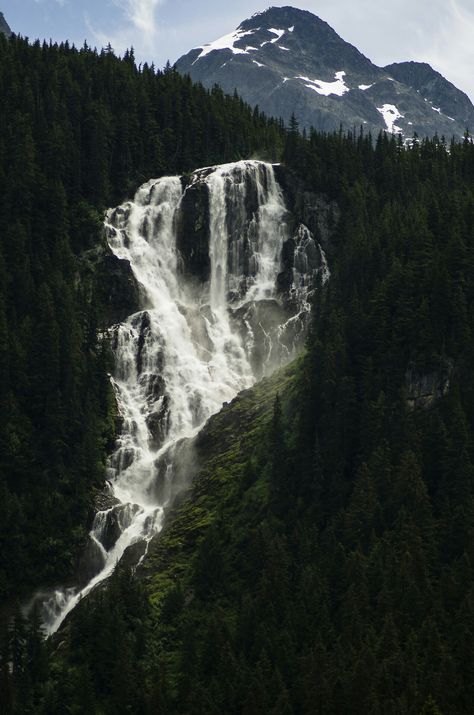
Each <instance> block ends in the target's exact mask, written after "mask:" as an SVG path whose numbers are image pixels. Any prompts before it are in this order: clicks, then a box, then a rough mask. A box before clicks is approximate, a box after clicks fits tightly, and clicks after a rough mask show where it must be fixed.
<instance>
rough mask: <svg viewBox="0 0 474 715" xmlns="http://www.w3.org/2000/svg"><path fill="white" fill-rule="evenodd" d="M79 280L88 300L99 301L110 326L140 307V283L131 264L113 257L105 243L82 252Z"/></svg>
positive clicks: (105, 321) (79, 262)
mask: <svg viewBox="0 0 474 715" xmlns="http://www.w3.org/2000/svg"><path fill="white" fill-rule="evenodd" d="M77 280H78V282H79V283H80V284H81V285H82V288H83V289H84V288H85V292H86V295H88V297H89V300H91V301H96V302H97V303H98V304H99V306H100V308H101V312H102V318H103V321H104V323H105V325H107V326H110V325H115V324H116V323H120V322H121V321H122V320H125V318H126V317H127V316H129V315H130V314H131V313H135V312H136V311H138V310H139V307H140V294H139V286H138V284H137V281H136V279H135V276H134V275H133V271H132V269H131V267H130V263H129V262H128V261H126V260H121V259H119V258H117V257H116V256H114V254H113V253H112V251H111V250H110V248H109V247H108V246H107V245H105V244H104V245H100V246H97V247H96V248H93V249H91V250H89V251H86V252H85V253H83V254H81V256H80V257H79V259H78V276H77Z"/></svg>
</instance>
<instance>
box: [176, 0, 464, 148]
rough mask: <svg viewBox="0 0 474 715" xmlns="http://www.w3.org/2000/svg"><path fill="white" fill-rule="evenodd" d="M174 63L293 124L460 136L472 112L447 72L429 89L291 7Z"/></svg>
mask: <svg viewBox="0 0 474 715" xmlns="http://www.w3.org/2000/svg"><path fill="white" fill-rule="evenodd" d="M404 64H411V63H404ZM176 68H177V70H178V71H179V72H181V73H182V74H189V75H190V76H191V77H192V79H193V80H195V81H199V82H202V83H203V84H204V86H206V87H212V86H213V85H214V84H219V85H220V86H221V87H222V88H223V89H224V90H225V91H226V92H230V93H232V92H233V91H234V89H237V91H238V92H239V94H240V95H241V96H242V97H243V99H245V100H246V101H247V102H249V103H250V104H251V105H258V106H259V107H260V109H262V110H264V111H265V112H266V113H267V114H268V115H271V116H276V117H282V118H283V119H284V120H285V121H286V122H288V121H289V119H290V117H291V115H292V114H293V113H294V114H295V115H296V117H297V119H298V121H299V122H300V126H301V127H306V128H309V127H310V126H313V127H315V128H316V129H320V130H324V131H332V130H338V129H339V127H340V126H341V124H342V126H343V128H344V129H353V128H354V127H356V128H357V129H358V128H359V127H360V126H362V127H364V129H365V130H366V131H371V132H372V133H374V134H375V135H377V134H378V132H379V131H380V130H386V131H388V132H395V133H397V132H401V133H402V134H403V135H404V136H405V137H412V136H413V134H414V132H416V133H417V134H418V135H419V136H425V135H428V136H432V135H434V134H435V133H436V132H437V133H438V134H439V135H445V136H446V137H449V138H450V137H451V136H452V135H455V136H457V137H462V135H463V133H464V131H465V129H466V121H467V120H468V119H470V118H471V117H472V113H473V112H474V107H473V106H472V104H471V103H470V101H469V99H468V98H467V97H466V95H464V94H463V93H462V92H459V90H457V89H456V88H455V87H454V86H453V85H450V83H448V82H447V81H446V80H444V78H442V77H441V75H439V78H438V79H437V80H436V82H435V83H434V84H435V85H436V86H435V87H434V88H433V87H432V79H433V77H431V79H430V80H429V82H428V85H429V86H427V85H426V81H425V80H422V81H421V83H420V80H419V78H418V74H419V72H417V77H414V76H412V75H413V73H411V74H410V72H407V69H406V67H404V65H390V66H389V67H385V68H382V67H377V66H376V65H374V64H373V63H372V62H371V61H370V60H369V59H368V58H367V57H365V56H364V55H363V54H362V53H361V52H359V50H357V48H355V47H353V46H352V45H350V44H349V43H347V42H345V41H344V40H343V39H342V38H341V37H339V35H338V34H337V33H336V32H335V31H334V30H333V29H332V28H331V27H330V26H329V25H328V24H327V23H326V22H324V21H323V20H321V19H320V18H318V17H316V16H315V15H313V14H312V13H310V12H307V11H304V10H298V9H296V8H292V7H281V8H280V7H271V8H269V9H268V10H266V11H265V12H262V13H257V14H255V15H254V16H252V17H251V18H249V19H248V20H245V21H244V22H242V23H241V25H239V27H238V28H237V29H236V30H235V31H234V32H231V33H229V34H228V35H226V36H224V37H222V38H219V39H218V40H216V41H215V42H211V43H209V44H207V45H203V46H202V47H199V48H196V49H193V50H191V51H190V52H189V53H188V54H187V55H184V56H183V57H181V58H180V59H179V60H178V61H177V63H176ZM429 70H430V71H431V75H432V76H433V75H435V74H437V73H434V71H433V70H431V68H429ZM428 74H430V73H428ZM443 82H444V84H443ZM447 85H449V86H450V90H449V92H448V91H447ZM428 90H429V91H428ZM438 90H439V91H438ZM439 92H441V94H442V98H441V96H440V93H439ZM441 99H443V101H440V100H441ZM466 100H467V102H466ZM458 110H459V111H458Z"/></svg>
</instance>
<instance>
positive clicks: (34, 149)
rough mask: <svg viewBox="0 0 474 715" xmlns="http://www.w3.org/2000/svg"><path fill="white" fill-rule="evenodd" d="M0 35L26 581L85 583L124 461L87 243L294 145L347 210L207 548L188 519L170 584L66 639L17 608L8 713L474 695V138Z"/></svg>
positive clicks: (100, 599)
mask: <svg viewBox="0 0 474 715" xmlns="http://www.w3.org/2000/svg"><path fill="white" fill-rule="evenodd" d="M0 52H1V58H0V60H1V61H0V77H1V83H2V84H1V86H2V92H3V95H2V96H5V97H6V98H7V101H6V102H5V103H4V104H2V106H1V107H0V121H1V122H2V128H3V130H2V132H1V135H0V148H1V151H0V157H1V158H2V164H1V166H2V169H1V172H0V180H1V182H2V191H1V192H0V201H1V202H2V209H1V211H0V220H1V221H2V222H3V226H2V231H1V236H2V248H1V250H2V253H1V256H2V259H1V261H0V271H2V272H3V273H2V280H1V281H0V296H1V302H0V308H1V310H0V330H1V331H2V340H1V343H0V344H1V345H2V353H1V368H2V376H4V377H2V383H1V388H0V389H1V394H0V398H1V400H2V410H1V414H0V419H1V420H2V429H1V434H2V440H3V442H2V444H1V450H0V458H1V462H0V474H1V476H2V484H3V486H2V487H1V488H2V490H3V498H2V499H1V500H0V509H3V513H2V515H1V520H0V523H1V524H2V529H3V531H2V533H1V539H2V542H1V551H2V554H6V555H7V556H8V559H9V560H7V561H6V564H5V567H4V576H3V581H2V584H3V592H4V593H8V584H11V583H12V582H13V583H16V584H17V586H24V585H31V584H33V582H35V578H36V583H38V580H41V579H42V578H43V579H47V578H50V577H51V575H52V574H53V573H54V575H56V576H58V575H59V576H60V575H63V574H67V573H68V570H69V568H70V566H71V560H72V559H73V551H74V549H75V548H77V546H78V544H79V543H80V540H81V538H82V537H83V533H82V534H81V533H80V526H79V525H80V524H82V525H84V524H85V522H86V519H85V515H86V513H87V510H88V509H89V508H90V506H91V504H90V492H91V487H92V486H93V485H99V484H100V481H101V479H102V478H103V465H104V459H105V456H106V453H107V447H108V443H109V442H110V439H111V437H112V434H113V414H114V408H113V404H112V401H111V397H110V393H109V390H108V387H107V381H106V370H107V359H108V358H107V351H106V350H105V348H104V349H101V348H100V347H98V345H97V340H96V335H97V329H98V327H100V321H101V315H100V310H96V309H95V306H93V305H91V303H90V302H88V301H86V300H85V299H84V297H83V296H82V295H81V283H80V281H78V280H77V279H76V274H77V270H76V264H75V258H76V256H77V254H78V253H79V252H80V251H81V250H84V249H85V248H89V247H90V246H91V245H94V243H95V242H97V241H99V240H100V229H99V223H100V211H101V210H102V209H103V208H104V206H105V205H107V203H110V202H111V201H115V200H117V198H118V197H120V196H123V195H124V194H127V193H129V192H131V191H132V190H133V188H134V187H135V186H136V185H137V184H138V183H140V181H141V180H144V179H147V178H149V177H150V176H153V175H157V174H158V173H161V172H176V171H181V170H186V169H188V168H191V167H193V168H194V166H195V165H199V164H209V163H213V162H216V161H224V160H227V159H230V158H237V157H239V156H249V155H250V154H252V153H257V152H260V153H261V155H263V156H265V155H269V152H271V151H272V150H273V149H274V150H275V151H278V150H279V149H280V148H281V150H282V158H283V161H284V162H285V164H286V165H287V167H288V168H289V169H290V170H292V171H293V172H294V175H295V180H296V177H298V181H303V182H304V184H305V186H306V187H307V188H309V189H311V190H312V191H316V192H321V193H323V194H325V195H326V196H328V197H329V198H331V199H334V200H336V201H337V203H338V205H339V207H340V209H341V221H340V222H339V224H338V226H337V228H336V230H335V234H334V237H333V239H332V241H331V245H330V246H328V247H327V253H328V259H329V264H330V267H331V279H330V280H329V281H328V283H327V285H326V286H325V287H324V288H322V289H321V290H320V291H318V292H317V293H316V294H315V298H314V306H313V316H314V317H313V324H312V327H311V331H310V335H309V337H308V341H307V349H306V352H305V354H304V355H303V357H302V358H301V360H300V361H299V362H298V364H297V365H296V366H295V367H294V374H293V378H292V380H291V383H290V385H291V387H288V383H285V385H286V387H285V388H284V389H282V391H281V392H280V394H279V395H277V397H276V398H275V400H274V405H273V411H272V415H271V417H270V418H269V419H268V420H266V421H265V422H264V423H262V424H261V426H260V435H259V439H258V440H257V441H256V442H255V441H254V442H248V444H251V445H252V446H251V448H250V447H249V448H248V451H247V452H244V453H241V452H238V453H237V454H236V455H234V456H233V457H232V460H230V458H229V460H230V461H229V464H228V466H227V469H228V474H229V475H231V477H232V478H231V479H230V478H228V479H227V480H226V478H225V477H226V475H225V473H224V474H220V476H219V478H217V475H216V479H215V480H214V482H213V481H212V479H210V481H208V482H207V486H206V488H205V490H204V492H205V493H204V497H203V498H204V501H203V502H201V506H200V508H201V510H204V511H205V516H206V518H205V519H204V518H202V519H201V521H202V525H201V527H200V530H199V532H198V533H197V535H196V534H194V536H193V540H192V541H191V542H189V543H188V544H187V547H188V548H187V550H185V549H184V547H183V545H182V541H181V540H180V539H177V538H176V535H174V532H173V528H174V527H173V525H171V526H170V529H169V531H168V532H167V533H165V534H164V535H163V541H162V544H161V546H160V549H161V557H160V558H161V561H160V560H159V559H158V558H157V561H156V563H157V564H161V568H162V570H163V573H164V575H166V573H167V569H170V568H172V566H170V564H172V563H173V559H175V560H176V559H177V558H178V557H179V559H180V560H179V569H178V570H177V569H175V570H174V572H173V573H174V577H173V579H166V578H164V577H163V578H162V577H160V578H157V579H156V578H153V577H148V578H146V579H145V580H144V581H141V580H137V579H135V578H133V577H132V576H131V575H130V574H129V573H128V572H127V571H126V570H124V569H117V570H116V573H115V575H114V576H113V578H112V579H111V581H110V584H109V587H108V588H107V589H104V590H101V591H100V592H99V593H97V594H95V596H94V597H92V598H90V599H87V600H86V601H85V602H84V603H83V604H81V606H80V607H79V608H78V609H77V612H76V613H75V616H74V618H73V619H72V620H71V623H70V624H69V625H68V627H67V628H66V630H65V632H64V633H63V634H61V635H60V636H59V638H60V640H61V647H60V648H57V644H58V641H57V640H54V639H53V640H52V641H51V642H50V643H48V644H45V643H44V641H43V639H42V637H41V635H40V631H39V625H38V622H37V619H36V617H35V616H34V615H33V617H32V618H31V619H30V621H29V622H28V623H26V624H25V623H24V621H23V619H22V617H21V616H20V615H18V616H17V617H16V618H15V621H14V624H13V625H12V627H11V628H10V629H9V631H8V633H7V634H6V637H5V638H4V646H3V652H2V671H1V677H2V688H0V692H1V693H2V695H1V697H2V708H3V710H4V711H5V712H13V713H24V712H32V713H44V714H45V715H46V713H47V714H48V715H54V714H55V713H58V715H59V713H64V712H70V713H74V712H76V713H82V712H84V713H107V715H108V714H109V713H110V715H112V714H115V713H125V712H129V713H181V714H183V715H184V714H185V713H193V714H194V713H196V714H198V713H202V714H203V715H204V713H206V715H208V714H209V713H215V714H216V715H219V714H222V713H236V714H245V715H257V713H258V714H260V713H272V714H273V715H291V714H292V713H297V714H300V713H301V714H303V713H304V714H306V713H308V714H309V713H320V714H323V713H324V714H325V715H326V714H328V715H329V714H336V713H337V714H339V713H340V714H341V715H343V714H345V713H348V712H351V713H360V714H361V715H362V714H364V715H365V714H367V713H370V714H371V715H382V714H383V715H398V714H401V713H408V714H413V715H419V714H420V713H423V715H428V714H431V715H433V714H436V713H438V714H439V713H441V712H442V713H443V714H444V715H459V714H462V713H465V714H466V715H467V714H468V713H470V712H471V711H472V702H473V698H474V693H473V692H472V690H473V682H474V679H473V674H474V659H473V656H472V652H471V651H472V649H471V641H472V638H473V636H474V632H473V631H474V585H473V583H474V582H473V559H474V554H473V552H472V543H473V540H472V537H473V532H472V529H473V524H474V518H473V517H474V468H473V459H474V442H473V436H474V435H473V425H474V365H473V361H474V350H473V348H474V345H473V339H474V270H473V269H474V253H473V239H474V233H473V229H474V147H473V145H472V143H471V142H470V140H469V137H466V140H465V142H464V143H461V144H454V143H453V144H452V145H450V146H446V144H445V142H444V141H443V140H441V139H438V138H434V139H432V140H424V141H420V142H415V143H414V144H413V145H412V146H411V147H409V148H405V147H404V146H403V144H402V143H401V142H400V141H399V140H397V139H395V138H391V137H388V136H387V135H381V136H380V137H379V138H378V140H377V141H376V142H373V140H372V138H371V137H366V136H364V135H363V134H362V133H361V134H358V133H353V134H349V135H343V134H333V135H323V134H318V133H316V132H311V133H310V135H309V137H304V138H303V137H301V136H300V135H299V134H298V131H297V125H296V121H295V122H293V124H292V126H291V127H290V128H289V130H288V131H286V132H285V133H283V132H282V129H281V127H280V126H279V125H278V123H275V122H272V121H267V120H266V119H265V118H263V117H261V116H260V115H259V114H258V112H254V113H252V112H251V111H250V110H249V109H248V108H247V107H246V106H245V105H243V104H242V103H241V102H240V100H239V99H238V98H236V97H234V98H228V97H224V96H223V95H222V94H221V93H220V92H219V91H218V90H215V91H213V92H211V93H210V94H208V93H207V92H205V91H204V90H203V89H202V88H200V87H193V86H192V85H191V84H190V82H189V81H188V80H186V79H181V78H180V77H178V76H176V75H175V74H174V73H173V72H165V73H163V74H162V73H156V72H155V71H154V70H153V69H152V68H145V67H144V68H142V70H141V71H138V70H137V69H136V68H135V65H134V62H133V57H132V56H130V55H127V57H125V58H124V59H123V60H118V59H117V58H115V57H114V56H113V55H111V54H110V53H107V52H103V53H102V54H101V55H98V54H96V53H94V52H91V51H89V50H86V49H83V50H81V51H77V50H74V49H71V48H68V47H67V46H61V47H50V46H40V45H34V46H29V45H28V44H27V43H26V42H24V41H21V40H14V41H13V42H12V43H10V44H9V43H7V42H2V43H0ZM190 126H192V129H190ZM99 307H100V306H99ZM72 358H74V359H72ZM420 386H424V387H425V388H426V389H424V390H422V389H421V387H420ZM426 386H428V387H426ZM241 424H242V428H241V429H242V432H244V431H245V424H246V422H245V420H242V421H241ZM7 427H8V428H7ZM244 443H246V442H244V441H242V444H244ZM246 444H247V443H246ZM25 446H28V449H27V450H26V451H25ZM224 472H225V470H224ZM206 489H207V492H206ZM46 495H47V496H46ZM182 508H183V509H184V510H186V509H188V510H192V505H189V504H188V505H187V506H186V505H184V506H183V507H182ZM183 513H186V512H183ZM4 525H6V527H4ZM175 528H177V527H175ZM75 530H76V531H75ZM77 530H79V533H78V532H77ZM45 533H48V539H45ZM74 533H76V536H75V538H71V534H74ZM50 534H51V537H49V535H50ZM49 538H50V539H51V541H50V540H49ZM22 539H24V540H25V541H23V542H22ZM66 542H67V546H66ZM25 544H26V545H27V546H28V549H27V550H26V549H25ZM45 545H46V546H45ZM46 548H47V549H49V551H47V553H45V549H46ZM180 549H181V551H180ZM65 554H66V557H67V558H66V557H65V556H64V555H65ZM10 558H11V562H10ZM25 559H27V560H26V561H25ZM62 559H64V562H62V561H61V560H62ZM22 560H23V561H22ZM19 563H20V564H21V567H20V568H19V567H18V564H19ZM152 566H153V564H152V565H151V566H150V567H149V568H152ZM46 567H47V568H49V569H50V570H51V571H50V573H47V572H45V571H44V570H43V571H42V570H41V569H42V568H46ZM11 579H13V581H12V580H11Z"/></svg>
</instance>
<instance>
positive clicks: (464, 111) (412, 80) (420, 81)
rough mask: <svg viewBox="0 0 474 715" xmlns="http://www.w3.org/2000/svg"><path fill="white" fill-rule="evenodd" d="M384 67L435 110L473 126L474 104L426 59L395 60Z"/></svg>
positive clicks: (463, 123) (465, 125) (467, 126)
mask: <svg viewBox="0 0 474 715" xmlns="http://www.w3.org/2000/svg"><path fill="white" fill-rule="evenodd" d="M384 69H385V70H386V71H387V72H388V73H389V74H390V75H391V76H392V77H394V78H395V79H396V80H398V81H399V82H402V83H403V84H405V85H407V86H408V87H412V88H413V89H415V90H416V91H417V92H419V93H420V94H421V96H422V97H423V98H424V99H426V101H428V102H429V103H430V104H431V105H432V107H433V109H434V110H435V111H436V112H441V114H445V115H448V114H449V115H450V116H451V117H453V119H455V120H456V122H457V123H458V124H460V125H462V126H464V127H465V128H467V129H470V130H472V129H473V128H474V107H473V105H472V102H471V100H470V99H469V97H468V96H467V94H465V93H464V92H462V91H461V90H460V89H458V88H457V87H455V86H454V84H452V82H449V81H448V80H447V79H445V78H444V77H443V75H441V74H440V73H439V72H437V71H436V70H434V69H433V68H432V67H431V66H430V65H429V64H427V63H426V62H394V64H391V65H387V66H386V67H385V68H384Z"/></svg>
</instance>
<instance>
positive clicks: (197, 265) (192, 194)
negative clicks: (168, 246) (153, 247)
mask: <svg viewBox="0 0 474 715" xmlns="http://www.w3.org/2000/svg"><path fill="white" fill-rule="evenodd" d="M209 221H210V216H209V191H208V188H207V186H206V184H205V183H204V182H199V181H198V182H194V183H193V184H191V185H189V186H187V187H186V190H185V192H184V194H183V198H182V200H181V206H180V210H179V212H178V216H177V222H176V237H177V240H176V245H177V249H178V251H179V255H180V258H181V266H180V267H181V271H182V272H183V273H184V274H185V275H188V276H193V277H194V278H196V279H197V280H198V281H200V282H205V281H207V280H209V276H210V273H211V260H210V256H209Z"/></svg>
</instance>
